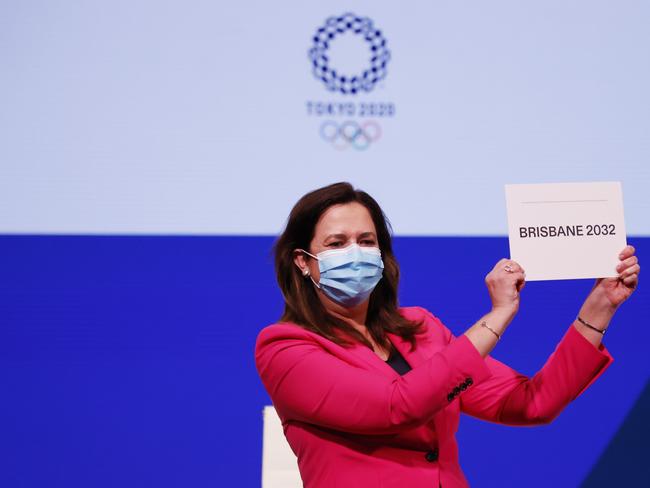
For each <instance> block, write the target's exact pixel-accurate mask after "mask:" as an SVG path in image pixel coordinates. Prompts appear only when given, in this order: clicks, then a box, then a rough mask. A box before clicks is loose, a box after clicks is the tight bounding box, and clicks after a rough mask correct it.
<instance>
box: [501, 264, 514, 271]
mask: <svg viewBox="0 0 650 488" xmlns="http://www.w3.org/2000/svg"><path fill="white" fill-rule="evenodd" d="M503 269H504V270H506V272H508V273H514V272H515V270H514V269H512V266H511V265H509V264H506V265H505V266H504V267H503Z"/></svg>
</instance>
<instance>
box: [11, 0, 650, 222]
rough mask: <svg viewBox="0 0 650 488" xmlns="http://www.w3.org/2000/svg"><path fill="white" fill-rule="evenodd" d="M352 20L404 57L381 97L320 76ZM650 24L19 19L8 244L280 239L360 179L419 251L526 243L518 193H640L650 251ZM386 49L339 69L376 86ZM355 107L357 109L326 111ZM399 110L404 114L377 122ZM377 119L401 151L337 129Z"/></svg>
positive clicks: (388, 17) (175, 16) (267, 12)
mask: <svg viewBox="0 0 650 488" xmlns="http://www.w3.org/2000/svg"><path fill="white" fill-rule="evenodd" d="M345 12H353V13H355V14H356V15H358V16H360V17H367V18H369V19H370V20H371V21H372V22H373V26H374V27H375V28H377V29H380V30H381V35H382V36H383V38H384V39H385V40H386V48H387V49H388V50H389V51H390V55H391V58H390V61H388V64H387V66H386V68H387V74H386V76H385V78H384V79H383V80H380V81H379V82H378V83H377V84H376V85H375V86H374V89H372V91H370V92H368V93H365V92H364V93H361V94H356V95H344V94H341V93H335V92H330V91H328V90H327V89H326V87H325V86H324V84H323V83H321V82H320V81H319V80H317V79H316V78H315V77H314V75H313V74H312V69H311V65H310V60H309V57H308V51H309V49H310V48H311V47H312V44H313V42H312V36H313V35H314V33H315V32H316V30H317V28H319V27H320V26H322V25H324V23H325V20H326V19H327V18H328V17H330V16H338V15H341V14H343V13H345ZM649 14H650V4H648V3H646V2H641V1H639V2H634V1H622V2H607V1H586V0H580V1H573V2H565V1H556V0H553V1H549V2H543V3H537V4H532V3H529V2H525V3H522V2H516V1H492V2H462V3H461V2H424V1H423V2H417V3H415V2H412V3H407V4H399V3H395V2H390V3H389V2H383V3H381V4H379V3H378V2H369V1H346V2H341V1H330V2H325V3H323V2H297V1H296V2H279V3H278V2H263V1H250V0H247V1H240V2H212V1H207V0H206V1H197V0H185V1H177V2H158V1H153V0H145V1H138V2H133V1H126V0H114V1H111V2H99V1H96V2H93V1H88V2H73V1H70V2H44V1H38V2H37V1H21V2H3V3H2V4H1V5H0V61H1V63H0V66H2V68H0V69H2V76H0V107H2V109H1V110H0V232H3V233H153V234H159V233H163V234H166V233H189V234H195V233H199V234H204V233H205V234H268V233H271V234H273V233H277V232H278V231H279V230H280V229H281V227H282V225H283V223H284V219H285V218H286V215H287V214H288V211H289V209H290V207H291V206H292V204H293V203H294V202H295V201H296V199H297V198H298V197H299V196H300V195H302V194H303V193H305V192H306V191H308V190H311V189H313V188H316V187H318V186H321V185H324V184H327V183H331V182H334V181H341V180H349V181H351V182H352V183H353V184H355V185H357V186H359V187H361V188H363V189H366V190H367V191H369V192H370V193H371V194H372V195H374V196H375V197H376V198H377V199H378V200H379V202H380V203H381V204H382V206H383V207H384V209H385V210H386V213H387V214H388V216H389V217H390V218H391V220H392V221H393V222H394V227H395V230H396V232H397V233H398V234H402V235H403V234H416V235H423V234H426V235H449V234H452V235H492V234H505V233H506V231H507V226H506V214H505V199H504V195H503V185H504V184H505V183H537V182H551V181H598V180H609V181H611V180H620V181H622V182H623V192H624V198H625V204H626V209H625V210H626V220H627V227H628V232H629V233H630V234H632V235H650V219H648V218H647V215H648V213H650V198H648V188H650V169H648V168H649V165H648V161H649V159H650V158H649V156H650V138H649V135H650V115H649V113H650V111H649V110H648V107H650V97H649V95H648V89H647V87H648V86H650V68H649V63H648V53H647V50H648V46H650V29H648V27H647V25H648V19H649V18H650V17H649ZM369 52H370V51H369V46H368V43H367V42H366V41H365V40H364V39H363V38H362V37H361V36H360V35H357V34H354V33H353V32H351V31H346V32H344V33H340V34H339V35H337V37H335V38H334V39H332V40H331V42H330V44H329V49H328V52H327V54H328V56H329V60H328V61H329V66H330V67H332V68H336V69H337V70H338V72H339V73H343V74H347V75H353V74H355V73H360V72H361V71H363V70H364V69H365V68H366V67H367V65H368V57H369ZM340 102H343V103H352V104H353V106H354V108H355V110H356V113H355V114H354V115H349V114H342V115H339V114H336V113H334V114H327V115H318V114H316V113H315V107H320V106H322V105H318V104H324V106H327V104H329V103H335V104H336V103H340ZM310 104H311V105H310ZM373 104H374V105H373ZM310 107H311V113H310V111H309V108H310ZM382 107H383V108H385V107H391V108H394V115H393V116H385V117H384V116H381V117H380V116H377V115H373V116H367V114H366V115H361V114H360V113H359V110H361V109H363V110H368V109H372V108H379V109H383V108H382ZM369 120H372V121H374V122H373V124H376V125H372V126H371V128H373V130H374V131H375V132H374V133H373V134H371V135H372V136H373V137H374V136H376V135H378V129H377V127H379V128H380V129H379V130H380V131H381V135H380V137H378V138H377V140H375V141H373V142H372V143H370V144H369V147H367V148H365V149H363V150H359V149H355V148H354V147H348V148H347V149H337V148H335V147H333V145H332V143H330V142H327V141H326V140H324V139H323V137H322V136H321V134H320V132H319V131H320V130H321V129H322V124H323V122H325V121H328V123H329V122H332V123H334V124H342V123H344V122H345V121H350V122H352V123H359V124H361V123H364V122H368V121H369ZM331 127H333V125H331V126H327V127H326V129H327V130H330V129H331ZM351 127H353V126H351ZM327 130H326V131H325V133H324V135H325V136H328V134H329V132H327ZM341 142H343V143H344V142H345V140H344V139H341Z"/></svg>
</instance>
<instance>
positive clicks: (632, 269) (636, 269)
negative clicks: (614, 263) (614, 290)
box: [618, 264, 641, 278]
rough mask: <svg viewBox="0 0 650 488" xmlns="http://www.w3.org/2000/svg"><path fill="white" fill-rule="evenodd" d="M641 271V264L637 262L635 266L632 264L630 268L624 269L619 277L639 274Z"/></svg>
mask: <svg viewBox="0 0 650 488" xmlns="http://www.w3.org/2000/svg"><path fill="white" fill-rule="evenodd" d="M640 272H641V265H639V264H635V265H633V266H630V267H629V268H626V269H624V270H623V271H621V272H620V273H619V275H618V276H619V278H625V277H627V276H631V275H633V274H635V275H638V274H639V273H640Z"/></svg>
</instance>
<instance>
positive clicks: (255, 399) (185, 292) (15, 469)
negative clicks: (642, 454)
mask: <svg viewBox="0 0 650 488" xmlns="http://www.w3.org/2000/svg"><path fill="white" fill-rule="evenodd" d="M272 242H273V239H272V238H271V237H137V236H130V237H121V236H112V237H108V236H92V237H91V236H66V237H64V236H49V237H47V236H0V255H1V256H3V258H2V279H1V280H0V391H1V392H2V401H0V433H1V435H0V486H3V487H5V486H6V487H30V488H32V487H42V486H48V487H66V488H71V487H88V486H93V487H109V486H111V487H113V486H120V487H131V486H133V487H136V486H138V487H139V486H157V487H177V486H178V487H181V486H183V487H186V486H192V487H202V486H205V487H207V486H246V487H248V486H251V487H254V486H259V482H260V478H261V450H262V435H261V434H262V415H261V412H262V407H263V406H264V405H265V404H268V403H269V400H268V396H267V394H266V392H265V391H264V389H263V387H262V384H261V382H260V381H259V379H258V376H257V373H256V371H255V366H254V362H253V347H254V342H255V337H256V335H257V332H258V331H259V329H260V328H261V327H263V326H265V325H267V324H269V323H272V322H274V321H275V319H276V318H277V317H278V316H279V314H280V312H281V308H282V307H281V305H282V304H281V297H280V294H279V292H278V290H277V288H276V285H275V281H274V276H273V269H272V258H271V254H270V248H271V245H272ZM631 243H633V244H634V245H635V246H637V248H638V249H639V254H640V255H641V257H642V258H643V256H644V255H645V254H647V251H648V250H650V239H647V238H642V239H641V238H637V239H631ZM395 245H396V253H397V256H398V258H399V260H400V262H401V265H402V287H401V301H402V303H403V304H404V305H421V306H425V307H427V308H429V309H430V310H431V311H432V312H433V313H434V314H436V315H438V316H439V317H440V318H441V319H442V320H443V322H445V323H446V324H447V326H448V327H450V328H451V329H452V330H453V331H454V332H455V333H462V331H463V330H464V329H465V328H466V327H467V326H468V325H470V324H471V323H473V321H475V320H476V319H477V318H479V317H480V315H481V314H483V313H484V312H485V311H487V310H488V309H489V299H488V296H487V292H486V291H485V286H484V284H483V278H484V276H485V274H486V273H487V272H488V271H489V270H490V268H491V267H492V265H493V264H494V263H495V262H496V261H497V260H498V259H499V258H500V257H503V256H507V254H508V244H507V239H505V238H406V237H401V238H396V240H395ZM590 287H591V282H587V281H564V282H548V283H546V282H544V283H541V282H537V283H529V284H527V286H526V289H525V290H524V298H523V302H522V307H521V310H520V313H519V315H518V316H517V318H516V319H515V321H514V322H513V324H512V325H511V327H510V328H509V330H508V331H507V332H506V335H505V337H504V339H503V340H502V341H501V342H500V343H499V345H498V347H497V349H496V350H495V352H494V355H495V357H497V358H498V359H501V360H503V361H506V362H507V363H509V364H510V365H512V366H513V367H516V368H517V369H519V370H520V371H522V372H524V373H527V374H532V373H534V372H535V371H536V370H537V368H539V367H540V366H541V365H542V364H543V362H544V360H545V359H546V357H547V356H548V355H549V354H550V352H551V351H552V350H553V348H554V346H555V344H556V342H557V341H558V340H559V338H560V337H561V335H562V334H563V332H564V330H565V328H566V327H567V326H568V325H569V324H570V323H571V321H572V320H573V318H574V316H575V314H576V312H577V310H578V308H579V306H580V303H581V301H582V299H583V298H584V296H585V295H586V293H587V292H588V290H589V289H590ZM649 298H650V295H649V293H648V291H647V287H645V286H644V284H643V283H642V285H641V287H640V289H639V290H638V292H637V293H636V296H635V297H634V298H633V300H631V301H630V303H628V304H626V305H625V306H624V307H623V308H622V309H621V311H620V312H619V314H618V315H617V317H616V318H615V320H614V322H613V324H612V329H611V331H610V332H609V333H608V334H607V337H606V344H607V346H608V348H609V349H610V351H611V352H612V354H613V355H614V357H615V362H614V364H613V365H612V367H611V368H610V370H609V371H608V372H607V373H606V374H605V375H604V376H603V377H602V378H601V379H600V380H599V381H598V382H597V383H596V384H594V385H593V386H592V388H590V390H588V391H587V392H586V393H585V394H583V395H582V396H581V397H580V398H579V399H578V400H577V401H576V402H575V403H574V404H572V405H571V406H569V408H568V409H567V410H566V411H565V412H564V413H563V414H562V415H561V416H560V418H559V419H557V421H556V422H554V423H553V424H551V425H549V426H544V427H538V428H509V427H503V426H497V425H492V424H487V423H484V422H479V421H475V420H473V419H469V418H465V419H464V420H463V421H461V431H460V433H459V436H458V437H459V443H460V449H461V462H462V465H463V467H464V469H465V471H466V474H467V476H468V478H469V479H470V481H471V482H472V484H473V486H478V487H481V486H488V487H489V486H503V487H519V486H528V487H542V486H544V487H546V486H549V484H550V483H552V484H553V486H558V487H565V486H566V487H573V486H578V485H579V483H580V482H581V481H582V480H583V479H585V478H586V477H587V475H588V473H589V472H590V470H591V469H592V467H593V465H594V463H596V461H597V460H598V458H599V456H600V455H601V453H602V452H603V451H604V450H605V448H606V447H607V445H608V443H609V441H610V440H611V439H612V437H613V436H614V435H615V434H616V432H617V430H618V428H619V426H620V425H621V424H622V422H623V421H624V419H625V417H626V415H627V413H628V412H629V411H630V410H631V409H632V407H633V405H634V402H635V401H636V399H637V397H638V396H639V395H640V393H641V391H642V389H643V387H644V385H645V383H646V380H647V378H648V372H649V371H650V364H649V360H648V355H647V351H646V349H647V344H648V341H649V340H650V330H649V329H648V327H647V320H648V317H650V300H649ZM639 469H642V467H639ZM531 473H536V474H535V475H534V476H531ZM540 473H541V475H540ZM590 486H597V485H594V484H591V485H590Z"/></svg>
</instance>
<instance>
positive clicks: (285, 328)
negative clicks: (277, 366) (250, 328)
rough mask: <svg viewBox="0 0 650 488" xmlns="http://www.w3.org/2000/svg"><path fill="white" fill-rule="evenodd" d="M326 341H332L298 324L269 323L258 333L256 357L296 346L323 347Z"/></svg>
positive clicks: (271, 354) (258, 358) (270, 354)
mask: <svg viewBox="0 0 650 488" xmlns="http://www.w3.org/2000/svg"><path fill="white" fill-rule="evenodd" d="M324 342H331V341H329V339H326V338H325V337H322V336H320V335H319V334H316V333H315V332H311V331H309V330H307V329H305V328H304V327H301V326H299V325H298V324H294V323H291V322H277V323H275V324H271V325H267V326H266V327H264V328H263V329H262V330H261V331H260V332H259V333H258V334H257V339H256V341H255V357H256V359H257V360H258V361H259V360H260V358H261V357H262V356H273V355H274V354H275V353H276V352H279V351H281V350H286V349H295V346H305V345H307V346H317V347H323V343H324ZM332 344H333V343H332Z"/></svg>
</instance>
